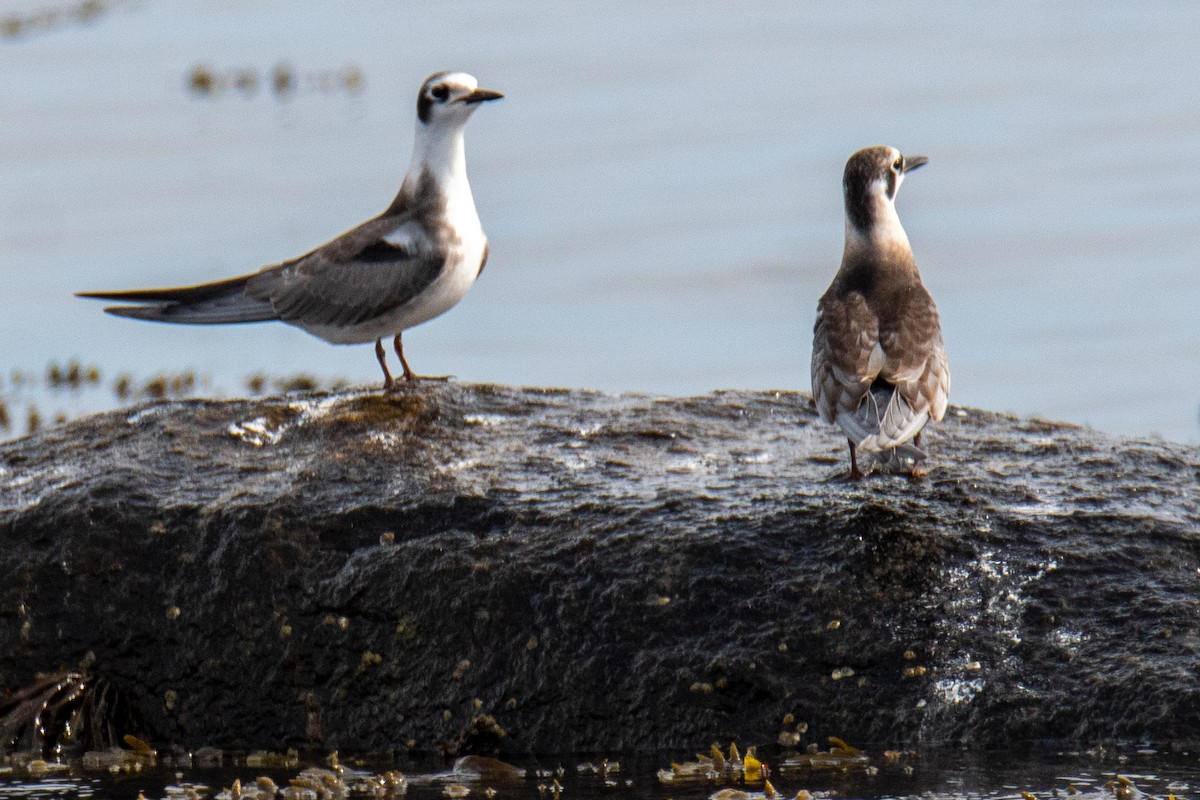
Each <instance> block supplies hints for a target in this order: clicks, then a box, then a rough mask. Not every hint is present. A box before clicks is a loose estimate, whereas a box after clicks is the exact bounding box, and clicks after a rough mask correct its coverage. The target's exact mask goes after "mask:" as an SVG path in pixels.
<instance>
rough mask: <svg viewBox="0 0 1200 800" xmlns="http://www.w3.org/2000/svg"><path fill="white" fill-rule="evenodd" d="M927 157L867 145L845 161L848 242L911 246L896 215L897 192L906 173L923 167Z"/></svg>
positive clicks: (843, 181)
mask: <svg viewBox="0 0 1200 800" xmlns="http://www.w3.org/2000/svg"><path fill="white" fill-rule="evenodd" d="M928 161H929V159H927V158H926V157H925V156H909V157H908V158H905V157H904V155H903V154H902V153H901V152H900V151H899V150H897V149H896V148H894V147H883V146H879V147H865V148H863V149H862V150H859V151H858V152H857V153H855V154H854V155H852V156H850V160H849V161H847V162H846V172H845V174H844V175H843V177H842V190H843V191H844V192H845V196H846V241H847V243H848V244H849V243H851V242H863V243H867V242H870V243H873V244H874V245H875V246H880V245H883V244H887V243H891V242H896V243H903V244H904V246H905V247H907V246H908V236H907V235H906V234H905V233H904V227H903V226H902V225H901V224H900V217H899V216H897V214H896V194H897V192H899V191H900V184H901V183H903V182H904V176H905V174H906V173H908V172H911V171H912V170H914V169H916V168H917V167H921V166H924V165H925V164H926V163H928Z"/></svg>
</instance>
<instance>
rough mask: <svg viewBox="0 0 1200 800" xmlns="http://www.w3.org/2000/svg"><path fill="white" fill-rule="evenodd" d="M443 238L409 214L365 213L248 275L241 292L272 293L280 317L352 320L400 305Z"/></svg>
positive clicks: (336, 322)
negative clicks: (293, 255) (312, 245)
mask: <svg viewBox="0 0 1200 800" xmlns="http://www.w3.org/2000/svg"><path fill="white" fill-rule="evenodd" d="M445 262H446V245H445V243H444V242H443V241H441V240H440V239H439V238H438V237H437V236H435V235H433V234H432V233H430V231H429V230H428V229H427V228H426V227H425V226H423V225H422V224H420V222H419V221H418V220H417V219H414V218H413V217H412V216H407V215H392V216H389V215H384V216H381V217H377V218H375V219H372V220H369V221H367V222H365V223H363V224H362V225H360V226H359V227H357V228H355V229H354V230H351V231H349V232H347V233H345V234H343V235H342V236H339V237H338V238H337V239H334V240H333V241H331V242H329V243H328V244H326V245H324V246H322V247H319V248H317V249H316V250H313V251H312V252H311V253H308V254H307V255H304V256H301V257H300V258H297V259H295V260H293V261H289V262H287V263H285V264H280V265H279V266H277V267H271V268H268V269H266V270H263V271H262V272H260V273H258V274H257V275H255V276H253V277H252V278H251V279H250V281H249V283H248V284H247V287H246V293H247V294H249V295H251V296H253V297H256V298H260V299H263V300H268V301H270V303H271V305H272V306H273V307H274V308H275V311H276V313H278V314H279V318H280V319H282V320H284V321H286V322H292V323H297V324H302V325H333V326H339V327H344V326H351V325H357V324H359V323H362V322H365V321H367V320H371V319H374V318H376V317H379V316H381V315H382V314H385V313H387V312H389V311H392V310H394V309H396V308H397V307H399V306H402V305H404V304H405V303H407V302H408V301H410V300H412V299H413V298H414V297H416V296H417V295H419V294H420V293H421V292H422V291H424V290H425V289H426V288H428V287H429V285H430V284H431V283H433V281H434V280H436V279H437V277H438V275H439V274H441V271H442V268H443V267H444V265H445Z"/></svg>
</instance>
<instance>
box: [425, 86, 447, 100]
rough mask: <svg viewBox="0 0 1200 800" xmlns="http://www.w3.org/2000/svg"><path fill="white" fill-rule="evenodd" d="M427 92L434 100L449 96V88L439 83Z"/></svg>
mask: <svg viewBox="0 0 1200 800" xmlns="http://www.w3.org/2000/svg"><path fill="white" fill-rule="evenodd" d="M429 93H430V94H431V95H433V98H434V99H435V100H445V99H446V98H447V97H449V96H450V90H449V89H448V88H446V85H445V84H439V85H438V86H435V87H433V88H432V89H430V90H429Z"/></svg>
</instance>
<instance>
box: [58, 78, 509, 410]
mask: <svg viewBox="0 0 1200 800" xmlns="http://www.w3.org/2000/svg"><path fill="white" fill-rule="evenodd" d="M501 97H503V95H502V94H500V93H499V92H494V91H491V90H490V89H481V88H479V83H478V81H476V80H475V78H473V77H472V76H470V75H467V74H466V73H463V72H438V73H435V74H433V75H430V76H429V78H427V79H426V80H425V83H424V84H422V86H421V91H420V94H418V96H417V125H416V137H415V140H414V142H413V155H412V161H411V163H410V165H409V168H408V172H407V173H406V174H405V176H404V182H403V184H402V185H401V187H400V192H399V194H397V195H396V199H395V200H393V201H392V204H391V205H390V206H388V208H387V210H386V211H384V212H383V213H382V214H380V215H379V216H377V217H374V218H373V219H370V220H367V221H366V222H364V223H362V224H361V225H359V226H358V227H356V228H353V229H351V230H349V231H347V232H346V233H343V234H342V235H341V236H338V237H337V238H336V239H333V240H332V241H330V242H328V243H326V244H324V245H322V246H320V247H318V248H317V249H316V250H313V251H312V252H309V253H306V254H304V255H302V256H299V257H298V258H294V259H292V260H290V261H284V262H282V263H279V264H272V265H270V266H267V267H264V268H263V269H261V270H260V271H258V272H255V273H253V274H250V275H243V276H241V277H237V278H230V279H229V280H223V281H217V282H215V283H206V284H202V285H199V286H185V287H179V288H172V289H139V290H133V291H124V292H80V293H79V296H80V297H93V298H99V299H102V300H115V301H118V302H127V303H135V304H138V305H120V306H111V307H109V308H106V309H105V311H107V312H108V313H110V314H115V315H117V316H121V317H132V318H133V319H143V320H152V321H155V322H173V323H182V324H202V325H203V324H224V323H237V322H267V321H271V320H281V321H283V322H286V323H289V324H291V325H295V326H296V327H299V328H302V329H304V330H306V331H308V332H309V333H311V334H313V335H314V336H318V337H320V338H322V339H324V340H325V341H327V342H331V343H333V344H366V343H368V342H371V341H374V342H375V355H376V358H378V359H379V366H380V367H382V369H383V375H384V388H385V389H387V390H391V389H392V388H393V387H394V385H395V382H394V381H393V380H392V374H391V372H390V371H389V370H388V366H387V359H386V355H385V352H384V347H383V340H384V339H385V338H387V337H394V338H393V344H394V346H395V349H396V355H397V356H399V358H400V365H401V367H402V368H403V370H404V374H403V377H404V379H405V380H409V381H411V380H418V379H420V378H421V377H423V376H418V375H416V374H414V373H413V371H412V369H410V368H409V365H408V362H407V361H406V360H405V358H404V349H403V346H402V344H401V339H400V336H401V334H402V333H403V332H404V331H405V330H407V329H409V328H411V327H413V326H415V325H420V324H421V323H422V322H426V321H428V320H431V319H433V318H434V317H436V316H438V315H439V314H442V313H444V312H445V311H447V310H449V309H450V308H451V307H452V306H454V305H455V304H456V303H457V302H458V301H459V300H462V298H463V297H464V296H465V295H466V293H467V290H468V289H470V288H471V285H472V284H474V283H475V279H476V278H477V277H479V273H480V272H482V271H483V267H484V264H485V262H486V261H487V255H488V244H487V237H486V236H484V233H483V228H482V227H481V226H480V224H479V215H478V213H477V212H476V210H475V200H474V198H473V197H472V196H471V186H470V184H469V183H468V182H467V163H466V152H465V149H464V145H463V129H464V127H465V126H466V124H467V120H468V119H470V117H471V114H472V112H474V111H475V109H476V108H478V106H479V104H480V103H483V102H487V101H489V100H497V99H499V98H501Z"/></svg>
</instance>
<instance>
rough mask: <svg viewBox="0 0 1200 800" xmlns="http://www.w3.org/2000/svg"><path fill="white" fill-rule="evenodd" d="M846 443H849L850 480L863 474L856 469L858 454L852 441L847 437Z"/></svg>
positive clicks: (854, 479)
mask: <svg viewBox="0 0 1200 800" xmlns="http://www.w3.org/2000/svg"><path fill="white" fill-rule="evenodd" d="M846 444H848V445H850V480H852V481H856V480H858V479H859V478H861V477H862V476H863V474H862V473H861V472H859V471H858V455H857V453H856V450H855V447H854V442H852V441H851V440H849V439H847V440H846Z"/></svg>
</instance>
